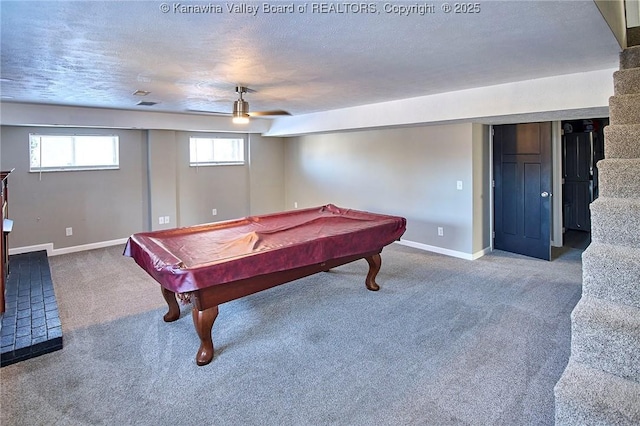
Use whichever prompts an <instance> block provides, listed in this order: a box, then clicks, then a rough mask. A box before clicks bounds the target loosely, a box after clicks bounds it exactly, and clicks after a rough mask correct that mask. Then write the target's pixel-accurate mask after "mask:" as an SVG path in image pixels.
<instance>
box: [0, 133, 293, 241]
mask: <svg viewBox="0 0 640 426" xmlns="http://www.w3.org/2000/svg"><path fill="white" fill-rule="evenodd" d="M1 130H2V133H1V135H2V139H1V140H0V146H1V148H0V149H1V153H2V157H0V164H1V166H2V169H3V170H4V169H11V168H14V167H15V168H16V171H15V172H14V173H13V174H12V175H11V177H10V191H11V200H10V202H11V206H10V214H11V217H12V218H13V219H14V221H15V223H14V229H13V232H12V233H11V236H10V240H9V246H10V248H12V249H16V248H18V249H22V248H25V247H29V246H40V245H46V244H53V248H54V250H57V249H63V248H68V247H76V246H85V245H91V244H99V243H103V242H107V241H112V240H119V239H124V238H126V237H128V236H130V235H131V234H133V233H135V232H140V231H146V230H150V229H153V230H156V229H167V228H173V227H176V226H189V225H194V224H198V223H206V222H213V221H218V220H225V219H233V218H237V217H240V216H246V215H248V214H261V213H271V212H275V211H280V210H283V209H284V182H283V181H284V171H283V170H284V166H283V164H284V150H283V145H284V142H283V139H282V138H263V137H260V136H256V137H254V138H253V140H252V142H250V141H249V138H248V135H243V134H240V135H239V134H221V133H196V132H185V131H180V132H178V131H172V130H107V129H70V128H64V129H62V128H29V127H17V126H16V127H14V126H2V129H1ZM69 132H71V133H75V134H80V133H87V134H117V135H119V137H120V169H119V170H104V171H74V172H49V173H43V174H42V180H39V175H38V174H35V173H29V172H28V166H29V143H28V141H29V139H28V138H29V133H49V134H51V133H69ZM202 135H208V136H225V135H226V136H229V135H232V136H234V137H238V136H240V137H243V138H245V140H246V141H247V146H246V148H247V153H248V156H247V158H248V161H247V164H246V165H241V166H212V167H198V168H195V167H190V166H189V137H190V136H202ZM252 143H253V145H254V146H253V147H252V146H251V144H252ZM214 208H215V209H217V213H218V214H217V216H213V215H212V212H211V210H212V209H214ZM160 216H162V217H163V218H164V217H165V216H168V217H169V218H170V222H169V224H163V225H160V224H159V221H158V218H159V217H160ZM67 227H72V228H73V235H72V236H71V237H66V236H65V228H67Z"/></svg>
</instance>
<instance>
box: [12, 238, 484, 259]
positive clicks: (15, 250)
mask: <svg viewBox="0 0 640 426" xmlns="http://www.w3.org/2000/svg"><path fill="white" fill-rule="evenodd" d="M127 240H128V238H120V239H117V240H110V241H101V242H99V243H91V244H83V245H80V246H72V247H63V248H59V249H54V248H53V243H46V244H37V245H34V246H25V247H16V248H12V249H9V254H10V255H12V254H23V253H31V252H33V251H40V250H46V251H47V256H58V255H61V254H69V253H77V252H79V251H86V250H94V249H99V248H105V247H111V246H117V245H120V244H126V242H127ZM396 243H397V244H400V245H403V246H407V247H412V248H416V249H419V250H424V251H430V252H433V253H439V254H444V255H447V256H452V257H457V258H459V259H466V260H476V259H478V258H480V257H482V256H484V255H485V254H488V253H491V247H486V248H484V249H482V250H480V251H477V252H475V253H465V252H462V251H457V250H451V249H446V248H442V247H437V246H431V245H428V244H423V243H417V242H415V241H409V240H399V241H396Z"/></svg>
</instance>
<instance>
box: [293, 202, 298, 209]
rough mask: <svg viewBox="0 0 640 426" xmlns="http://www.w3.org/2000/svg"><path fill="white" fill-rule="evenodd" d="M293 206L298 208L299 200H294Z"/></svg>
mask: <svg viewBox="0 0 640 426" xmlns="http://www.w3.org/2000/svg"><path fill="white" fill-rule="evenodd" d="M293 208H294V209H297V208H298V202H297V201H294V202H293Z"/></svg>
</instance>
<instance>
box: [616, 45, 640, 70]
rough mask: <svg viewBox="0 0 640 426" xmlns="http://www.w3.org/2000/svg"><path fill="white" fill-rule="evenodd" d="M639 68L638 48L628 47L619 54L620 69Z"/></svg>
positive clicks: (639, 47) (639, 51)
mask: <svg viewBox="0 0 640 426" xmlns="http://www.w3.org/2000/svg"><path fill="white" fill-rule="evenodd" d="M638 67H640V46H633V47H629V48H627V49H625V50H623V51H622V53H620V69H621V70H628V69H631V68H638Z"/></svg>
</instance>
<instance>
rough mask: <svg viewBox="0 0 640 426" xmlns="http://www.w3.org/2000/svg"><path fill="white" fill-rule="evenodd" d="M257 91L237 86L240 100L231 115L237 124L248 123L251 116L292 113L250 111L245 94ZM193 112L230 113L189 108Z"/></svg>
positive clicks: (287, 113)
mask: <svg viewBox="0 0 640 426" xmlns="http://www.w3.org/2000/svg"><path fill="white" fill-rule="evenodd" d="M255 92H256V91H255V90H253V89H250V88H248V87H245V86H236V93H237V94H238V100H237V101H234V102H233V112H232V113H231V116H232V117H233V122H234V123H236V124H246V123H248V122H249V117H268V116H277V115H291V114H290V113H289V112H287V111H283V110H281V109H276V110H270V111H254V112H250V111H249V102H247V101H245V100H244V98H243V95H244V94H245V93H255ZM189 111H193V112H204V113H208V114H216V115H229V114H228V113H221V112H214V111H199V110H189Z"/></svg>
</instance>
